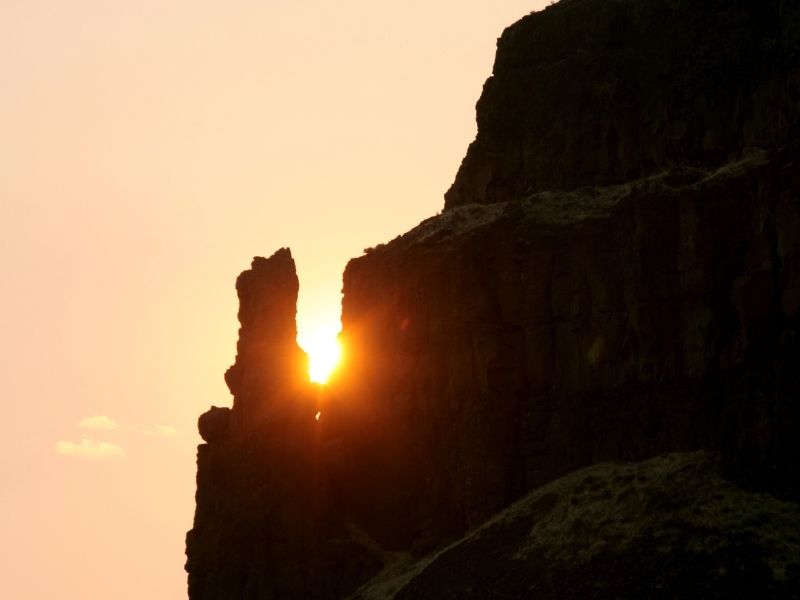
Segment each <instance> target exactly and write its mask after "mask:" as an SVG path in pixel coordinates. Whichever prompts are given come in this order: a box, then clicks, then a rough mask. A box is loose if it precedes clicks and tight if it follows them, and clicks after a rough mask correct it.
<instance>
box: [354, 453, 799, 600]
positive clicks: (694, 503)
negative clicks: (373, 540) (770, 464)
mask: <svg viewBox="0 0 800 600" xmlns="http://www.w3.org/2000/svg"><path fill="white" fill-rule="evenodd" d="M799 590H800V507H798V505H797V504H794V503H789V502H781V501H779V500H776V499H775V498H773V497H771V496H767V495H763V494H753V493H747V492H743V491H741V490H740V489H738V488H736V487H734V486H732V485H731V484H730V483H729V482H727V481H725V480H724V479H723V478H722V477H720V476H719V474H718V473H715V469H714V463H713V462H712V461H710V460H709V459H708V457H706V456H704V455H702V454H669V455H665V456H663V457H659V458H655V459H651V460H649V461H647V462H643V463H636V464H625V465H620V464H609V463H604V464H602V465H597V466H595V467H590V468H587V469H583V470H580V471H576V472H574V473H571V474H570V475H567V476H566V477H564V478H562V479H559V480H557V481H555V482H553V483H551V484H549V485H546V486H544V487H542V488H539V489H538V490H536V491H535V492H533V493H532V494H530V495H529V496H527V497H525V498H524V499H522V500H520V501H519V502H517V503H515V504H514V505H512V506H511V507H509V508H508V509H506V510H504V511H503V512H502V513H500V514H499V515H497V516H496V517H494V518H492V519H491V520H490V521H489V522H488V523H486V524H484V525H482V526H481V527H480V528H478V529H477V530H475V531H474V532H473V533H471V534H470V535H469V536H467V537H466V538H465V539H463V540H460V541H459V542H458V543H456V544H453V545H452V546H450V547H448V548H446V549H444V550H443V551H441V552H439V553H437V554H436V555H434V556H433V557H430V558H427V559H424V560H420V561H415V562H413V561H412V562H406V563H403V562H399V563H398V564H396V565H393V566H392V567H391V568H389V569H387V570H386V572H385V573H383V574H381V576H379V577H377V578H376V579H375V580H374V581H373V582H371V583H370V584H369V585H367V586H365V587H364V589H362V590H360V591H359V593H358V594H356V596H355V598H358V600H378V599H383V598H396V599H397V600H401V599H416V598H442V599H445V598H454V599H455V598H458V599H461V598H538V599H542V600H570V599H575V600H578V599H584V598H629V599H631V600H634V599H640V598H653V599H656V598H664V599H666V598H682V599H686V600H689V599H694V598H696V599H701V598H703V599H705V598H792V597H797V596H796V594H797V592H798V591H799Z"/></svg>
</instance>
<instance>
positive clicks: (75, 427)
mask: <svg viewBox="0 0 800 600" xmlns="http://www.w3.org/2000/svg"><path fill="white" fill-rule="evenodd" d="M545 3H546V2H545V1H544V0H528V1H524V2H523V1H516V0H506V1H504V2H499V3H498V2H477V1H474V0H469V1H467V0H460V1H458V2H457V1H455V0H445V1H440V2H433V3H431V2H416V1H411V2H402V3H401V2H397V3H392V4H389V3H386V2H380V1H377V2H376V1H375V0H372V1H367V0H343V1H340V2H321V1H319V0H313V1H306V2H296V1H294V2H290V1H288V0H273V1H270V2H266V1H264V0H262V1H256V0H225V1H222V0H217V1H212V0H194V1H193V2H188V1H186V0H171V1H169V2H164V1H163V0H158V1H155V0H139V1H137V2H108V1H107V0H102V1H101V0H71V1H70V2H61V1H56V0H48V1H42V0H25V1H24V2H3V3H0V78H1V79H0V81H1V82H2V88H0V89H1V90H2V91H0V227H2V236H0V273H2V278H3V279H2V288H0V289H1V290H2V294H0V335H2V340H3V343H2V346H0V371H1V372H0V398H2V402H3V408H4V411H3V418H2V419H0V436H2V440H3V444H4V452H2V454H0V564H2V565H3V574H2V576H1V577H0V598H9V599H14V600H16V599H52V598H58V599H59V600H72V599H77V598H81V599H85V598H104V599H105V598H108V599H111V600H117V599H125V600H127V599H131V600H133V599H136V600H141V599H142V598H151V599H155V600H159V599H175V598H184V597H185V594H186V593H185V575H184V572H183V561H184V557H183V544H184V533H185V531H186V530H187V529H189V528H190V526H191V518H192V513H193V509H194V498H193V495H194V452H195V446H196V444H197V443H198V442H199V437H198V436H197V434H196V430H195V422H196V419H197V416H198V415H199V414H200V413H201V412H203V411H205V410H206V409H207V408H208V406H209V405H211V404H217V405H229V404H230V396H229V394H228V391H227V389H226V387H225V385H224V382H223V379H222V374H223V372H224V371H225V369H226V368H227V366H228V365H230V364H231V363H232V361H233V356H234V350H235V336H236V330H237V323H236V294H235V290H234V281H235V278H236V275H237V274H238V273H239V272H240V271H242V270H243V269H245V268H247V267H248V265H249V262H250V259H251V257H252V256H254V255H267V256H268V255H270V254H272V252H273V251H274V250H276V249H277V248H279V247H281V246H290V247H291V248H292V252H293V254H294V256H295V260H296V261H297V265H298V270H299V276H300V308H299V310H300V313H299V319H300V323H299V325H300V329H301V334H302V333H303V332H310V331H312V330H313V329H314V328H318V327H328V328H331V327H335V325H336V321H337V318H338V310H339V302H340V296H339V292H340V288H341V272H342V269H343V268H344V264H345V262H346V260H347V259H348V258H350V257H353V256H357V255H359V254H360V253H361V251H362V249H363V248H365V247H367V246H372V245H375V244H377V243H379V242H384V241H387V240H389V239H391V238H393V237H394V236H396V235H397V234H399V233H402V232H404V231H405V230H407V229H409V228H411V227H413V226H414V225H416V224H417V223H418V222H419V221H420V220H422V219H424V218H426V217H428V216H430V215H432V214H434V213H436V212H438V211H439V210H440V209H441V207H442V205H443V200H442V194H443V193H444V191H445V190H446V189H447V187H448V186H449V185H450V183H451V182H452V179H453V177H454V175H455V172H456V169H457V167H458V165H459V162H460V161H461V158H462V157H463V155H464V153H465V151H466V147H467V145H468V143H469V142H470V141H471V140H472V138H473V137H474V135H475V124H474V123H475V118H474V105H475V101H476V100H477V98H478V96H479V94H480V89H481V85H482V84H483V81H484V79H485V78H486V77H487V76H488V74H489V72H490V70H491V64H492V60H493V56H494V46H495V40H496V38H497V36H499V34H500V33H501V31H502V29H503V28H504V27H505V26H506V25H509V24H511V23H512V22H513V21H515V20H517V19H518V18H519V17H521V16H522V15H524V14H526V13H527V12H530V11H531V10H535V9H541V8H542V7H543V6H544V5H545ZM91 417H105V418H104V419H103V418H91Z"/></svg>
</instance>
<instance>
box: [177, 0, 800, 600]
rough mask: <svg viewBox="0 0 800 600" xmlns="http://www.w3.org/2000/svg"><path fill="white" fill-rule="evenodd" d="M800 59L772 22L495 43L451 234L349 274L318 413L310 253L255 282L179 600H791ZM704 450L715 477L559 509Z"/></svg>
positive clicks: (548, 33)
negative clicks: (393, 594) (305, 321)
mask: <svg viewBox="0 0 800 600" xmlns="http://www.w3.org/2000/svg"><path fill="white" fill-rule="evenodd" d="M799 64H800V8H798V5H797V3H792V2H785V1H782V0H763V1H759V2H756V1H755V0H747V1H735V0H713V1H709V2H702V3H690V2H688V1H686V0H648V1H646V2H645V1H643V0H564V1H563V2H561V3H559V4H558V5H555V6H552V7H549V8H548V9H546V10H545V11H542V12H541V13H536V14H534V15H531V16H528V17H526V18H524V19H522V20H521V21H520V22H519V23H517V24H515V25H513V26H512V27H510V28H509V29H507V30H506V32H505V33H504V34H503V36H502V38H501V39H500V41H499V47H498V55H497V60H496V62H495V67H494V73H493V75H492V78H490V80H489V81H488V82H487V84H486V87H485V89H484V93H483V96H482V98H481V100H480V102H479V103H478V114H477V118H478V136H477V138H476V141H475V142H474V143H473V144H472V145H471V146H470V149H469V151H468V153H467V156H466V158H465V160H464V162H463V164H462V165H461V168H460V169H459V172H458V175H457V177H456V181H455V183H454V185H453V188H452V189H451V190H450V192H448V195H447V201H446V209H445V210H444V212H443V213H442V214H440V215H437V216H435V217H432V218H431V219H428V220H426V221H424V222H423V223H421V224H420V225H419V226H418V227H416V228H414V229H413V230H411V231H410V232H408V233H406V234H404V235H402V236H398V237H397V238H396V239H394V240H392V241H391V242H389V243H388V244H384V245H380V246H378V247H377V248H375V249H373V250H371V251H369V252H368V253H366V255H365V256H362V257H359V258H356V259H353V260H352V261H350V263H349V264H348V266H347V268H346V270H345V273H344V284H343V301H342V324H343V329H342V335H341V337H342V341H343V343H344V345H345V348H346V352H345V358H346V359H345V361H344V363H343V365H342V366H341V368H340V370H339V372H338V375H337V376H336V378H335V379H334V380H333V381H332V382H331V383H330V384H329V386H328V387H327V388H324V389H323V388H319V387H316V386H312V385H311V384H309V383H308V380H307V375H306V369H307V359H306V357H305V354H304V353H303V352H302V350H301V349H300V348H299V347H298V346H297V343H296V341H295V336H296V326H295V321H294V319H295V311H296V308H295V306H296V300H297V291H298V281H297V276H296V274H295V269H294V261H293V260H292V258H291V254H290V252H289V251H288V250H287V249H282V250H280V251H278V252H276V253H275V254H274V255H273V256H272V257H270V258H268V259H264V258H256V259H255V260H254V261H253V264H252V266H251V268H250V269H249V270H248V271H245V272H244V273H242V275H240V277H239V279H238V280H237V292H238V295H239V301H240V309H239V320H240V323H241V328H240V330H239V342H238V344H237V356H236V361H235V364H234V365H233V366H232V367H231V368H230V369H229V371H228V372H227V373H226V381H227V383H228V386H229V388H230V390H231V393H232V394H233V407H232V408H231V409H227V408H216V407H214V408H212V409H211V410H210V411H209V412H207V413H206V414H205V415H203V416H202V417H201V418H200V421H199V423H198V426H199V429H200V432H201V435H202V436H203V439H204V440H205V442H206V443H204V444H201V445H200V446H199V448H198V457H197V460H198V473H197V495H196V500H197V510H196V513H195V521H194V527H193V529H192V530H191V531H190V532H189V533H188V535H187V565H186V567H187V570H188V572H189V595H190V598H191V599H192V600H201V599H202V600H230V599H239V598H253V599H273V598H276V599H277V598H281V599H283V598H320V599H335V598H344V597H347V596H348V595H349V594H352V593H353V592H354V591H355V590H356V589H357V588H359V586H361V585H362V584H364V583H365V582H366V581H367V580H369V579H370V578H371V577H373V576H375V574H376V573H378V572H379V571H381V569H382V568H383V567H386V566H388V567H390V568H391V569H392V571H391V573H394V574H395V575H396V574H397V572H398V569H400V568H401V567H402V565H409V564H412V563H414V564H415V565H417V566H420V565H424V564H427V563H426V562H415V561H417V560H418V559H419V558H420V557H425V556H428V557H429V558H430V557H431V556H435V557H436V558H435V559H434V560H433V562H430V565H429V567H428V568H426V569H425V570H423V571H421V572H419V573H418V574H417V575H415V576H414V578H413V579H411V580H410V581H409V582H408V585H406V586H405V587H403V588H402V590H401V591H400V592H399V595H398V597H402V598H435V597H475V598H480V597H489V598H491V597H495V598H504V597H512V598H513V597H543V598H579V597H602V598H606V597H625V598H636V597H655V598H661V597H663V598H674V597H681V598H683V597H687V598H703V597H737V594H739V595H738V597H753V594H755V592H756V590H765V593H766V594H767V595H766V596H763V595H758V597H772V598H797V597H799V596H800V590H798V581H797V577H798V574H797V568H798V567H797V560H796V558H797V533H796V532H797V512H796V507H797V504H796V503H797V502H798V501H800V262H799V260H800V259H799V258H798V256H799V255H800V135H798V124H799V123H800V118H799V117H798V115H799V114H800V111H798V103H799V102H800V86H799V85H798V66H799ZM317 412H321V418H320V419H319V420H317V419H315V415H316V414H317ZM698 450H706V451H708V452H710V453H711V454H712V455H714V456H717V457H719V468H717V464H716V463H715V464H714V465H711V463H709V462H708V460H706V459H704V458H702V457H701V456H700V455H692V456H688V457H687V456H683V457H674V456H673V457H665V458H660V459H657V460H655V461H652V462H647V463H644V464H642V465H638V466H619V467H610V466H602V467H596V470H593V471H588V472H583V473H580V474H574V475H569V476H567V477H566V478H564V479H561V480H559V481H558V482H556V483H553V484H552V486H551V487H546V488H542V487H541V486H543V485H546V484H548V483H550V482H553V481H554V480H556V479H558V478H561V477H564V476H565V475H567V474H568V473H570V472H573V471H576V470H578V469H583V468H585V467H588V466H590V465H593V464H596V463H600V462H605V461H625V462H634V461H642V460H645V459H650V458H652V457H655V456H658V455H662V454H664V453H673V452H692V451H698ZM718 471H719V472H718ZM720 473H721V474H722V475H724V477H726V478H727V479H728V480H729V481H731V482H735V485H737V486H739V488H740V489H738V490H737V489H735V488H734V487H732V486H733V485H734V483H730V484H728V483H724V482H723V480H722V479H721V478H720V477H721V475H720ZM631 477H633V479H630V478H631ZM587 478H588V479H589V480H590V481H589V483H586V484H585V485H584V483H581V482H584V481H585V480H587ZM591 478H597V482H592V481H593V480H591ZM641 478H643V480H641V481H640V479H641ZM533 490H538V491H536V492H534V493H533V495H528V494H530V493H531V492H532V491H533ZM548 490H549V491H548ZM744 490H747V491H744ZM756 492H758V494H764V495H758V494H757V493H756ZM767 494H771V496H770V495H767ZM718 495H719V497H718ZM523 497H527V500H525V501H523V503H522V504H520V505H517V508H514V509H512V512H510V513H506V516H505V517H503V518H502V519H500V520H495V521H492V522H491V523H490V524H489V525H487V526H486V527H485V528H482V529H477V528H479V527H481V525H482V524H483V523H485V522H486V521H487V519H491V518H492V517H493V515H496V514H498V513H499V512H500V511H503V510H504V509H506V508H508V507H509V505H511V504H512V503H513V502H514V501H516V500H518V499H520V498H523ZM778 498H780V500H778ZM787 501H788V502H794V503H795V504H785V503H784V502H787ZM759 504H760V505H761V508H758V507H757V505H759ZM728 509H730V510H728ZM726 511H727V512H726ZM622 521H625V523H623V522H622ZM509 524H511V525H509ZM476 530H477V531H478V532H479V534H475V535H473V536H472V537H467V538H466V539H465V540H464V541H463V542H461V543H460V544H458V545H457V546H454V547H453V548H451V549H450V550H448V551H447V552H445V553H443V554H442V553H438V552H439V551H440V550H441V548H443V547H445V546H446V545H447V544H450V543H452V542H453V541H454V540H458V539H460V538H463V536H464V535H465V534H468V533H469V532H472V531H476ZM557 540H560V541H558V542H557ZM659 569H660V570H659ZM391 573H389V574H387V572H386V571H384V572H383V574H382V575H381V579H380V580H377V581H376V582H374V585H373V586H371V587H368V588H362V589H363V590H365V591H364V592H363V593H364V594H366V595H367V596H365V597H375V595H376V594H378V596H377V597H381V596H380V593H384V592H385V591H386V589H387V588H385V587H381V586H380V585H379V583H380V582H384V583H385V582H387V581H389V580H390V579H391V577H392V576H391ZM381 585H382V584H381ZM397 589H399V588H397ZM380 590H384V592H381V591H380ZM386 593H388V592H386Z"/></svg>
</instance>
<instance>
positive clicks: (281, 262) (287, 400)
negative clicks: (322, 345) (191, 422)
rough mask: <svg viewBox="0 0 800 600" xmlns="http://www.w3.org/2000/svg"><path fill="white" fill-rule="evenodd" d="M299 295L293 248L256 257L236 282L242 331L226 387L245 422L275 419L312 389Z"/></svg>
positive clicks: (235, 407)
mask: <svg viewBox="0 0 800 600" xmlns="http://www.w3.org/2000/svg"><path fill="white" fill-rule="evenodd" d="M298 290H299V282H298V280H297V273H296V271H295V265H294V259H293V258H292V253H291V252H290V251H289V249H288V248H281V249H280V250H278V251H277V252H275V254H273V255H272V256H270V257H269V258H262V257H260V256H257V257H256V258H254V259H253V263H252V265H251V267H250V270H249V271H244V272H243V273H242V274H241V275H239V278H238V279H237V280H236V292H237V293H238V295H239V323H240V324H241V327H240V328H239V341H238V342H237V344H236V362H235V363H234V364H233V366H231V367H230V368H229V369H228V371H227V372H226V373H225V382H226V383H227V384H228V388H229V389H230V391H231V394H233V409H234V411H235V412H237V413H241V414H242V417H241V420H242V421H243V422H247V423H249V424H252V423H253V422H255V421H257V420H258V418H264V417H268V418H272V417H275V416H276V414H277V413H280V412H281V411H283V410H286V409H287V405H288V406H289V407H291V406H292V405H294V404H296V403H295V402H294V398H293V395H294V394H295V393H297V392H298V391H299V390H300V389H302V388H303V387H304V386H307V384H308V357H307V356H306V354H305V352H303V350H302V349H301V348H300V347H299V346H298V345H297V325H296V323H295V316H296V314H297V293H298Z"/></svg>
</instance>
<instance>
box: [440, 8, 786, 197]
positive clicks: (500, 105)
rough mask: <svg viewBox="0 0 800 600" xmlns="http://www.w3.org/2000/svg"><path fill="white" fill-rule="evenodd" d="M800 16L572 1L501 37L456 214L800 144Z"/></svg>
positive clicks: (454, 191)
mask: <svg viewBox="0 0 800 600" xmlns="http://www.w3.org/2000/svg"><path fill="white" fill-rule="evenodd" d="M799 23H800V8H798V6H797V4H796V3H793V2H782V1H777V0H771V1H766V2H760V1H758V0H745V1H743V2H731V1H729V0H712V1H708V2H692V1H691V0H670V1H665V0H659V1H657V2H638V1H635V0H572V1H566V2H560V3H558V4H557V5H554V6H552V7H550V8H548V9H547V10H545V11H543V12H541V13H535V14H532V15H530V16H528V17H526V18H524V19H522V20H520V21H519V22H518V23H515V24H514V25H512V26H511V27H509V28H508V29H506V30H505V31H504V32H503V35H502V37H501V38H500V39H499V40H498V46H497V57H496V59H495V64H494V73H493V75H492V76H491V77H490V78H489V79H488V81H487V82H486V84H485V86H484V89H483V95H482V96H481V98H480V100H479V101H478V106H477V116H478V136H477V138H476V140H475V141H474V142H473V143H472V144H471V145H470V147H469V150H468V151H467V155H466V157H465V158H464V162H463V164H462V165H461V168H460V169H459V171H458V175H457V176H456V179H455V182H454V183H453V186H452V187H451V188H450V190H449V191H448V192H447V194H446V196H445V198H446V206H447V207H453V206H461V205H464V204H469V203H473V202H477V203H482V204H486V203H492V202H506V201H508V200H515V199H521V198H525V197H527V196H529V195H530V194H534V193H536V192H540V191H544V190H550V189H567V190H572V189H577V188H579V187H581V186H586V185H608V184H613V183H621V182H625V181H629V180H632V179H637V178H640V177H643V176H646V175H649V174H652V173H657V172H659V171H660V170H662V169H664V168H667V167H671V166H674V165H676V164H687V163H689V164H694V165H698V166H705V167H713V166H718V165H720V164H722V163H724V162H727V161H728V160H730V159H731V158H734V157H735V156H737V155H738V153H739V152H740V151H741V150H742V149H743V148H747V147H751V146H757V147H773V148H774V147H780V146H783V145H785V144H786V143H789V142H791V141H793V140H796V139H797V134H798V123H799V122H800V121H799V120H798V117H800V112H799V111H800V104H799V102H800V72H799V71H798V69H797V56H798V52H799V51H800V39H799V38H798V30H800V27H798V24H799Z"/></svg>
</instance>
